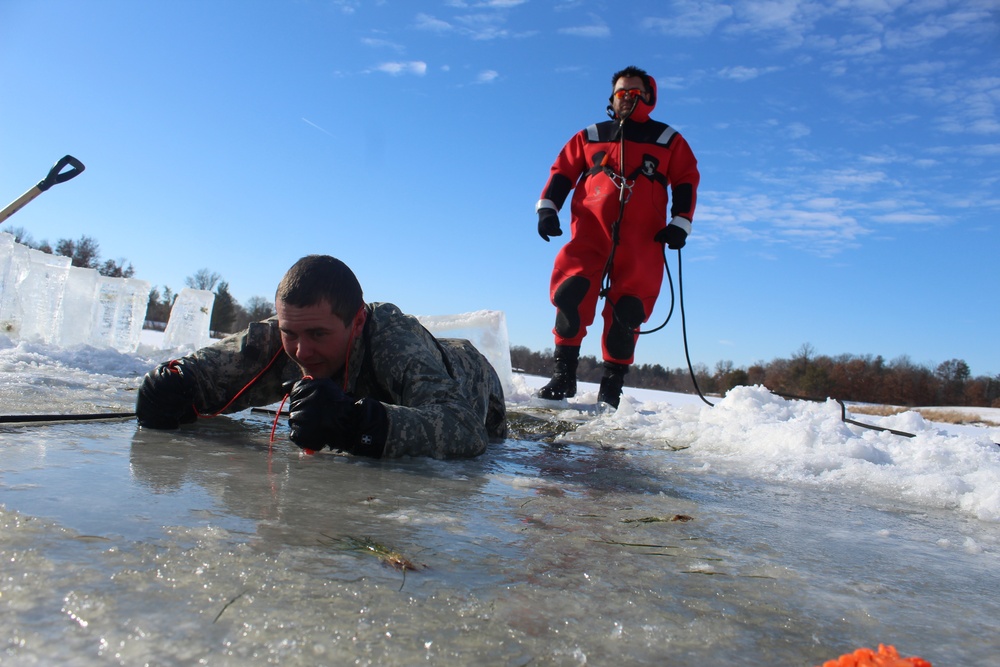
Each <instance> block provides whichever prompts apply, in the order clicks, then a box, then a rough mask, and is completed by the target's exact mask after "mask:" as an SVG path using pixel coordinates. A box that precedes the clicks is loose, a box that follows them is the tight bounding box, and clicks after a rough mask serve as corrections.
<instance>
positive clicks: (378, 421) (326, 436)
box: [288, 378, 389, 458]
mask: <svg viewBox="0 0 1000 667" xmlns="http://www.w3.org/2000/svg"><path fill="white" fill-rule="evenodd" d="M288 400H289V406H288V409H289V416H288V425H289V427H290V429H291V432H290V433H289V436H288V437H289V438H290V439H291V440H292V442H294V443H295V444H296V445H298V446H299V447H301V448H302V449H314V450H319V449H323V448H324V447H326V446H327V445H329V446H330V447H331V448H332V449H339V450H342V451H345V452H350V453H351V454H357V455H359V456H371V457H374V458H380V457H381V456H382V451H383V450H384V449H385V440H386V436H387V435H388V433H389V417H388V415H387V414H386V410H385V406H384V405H382V404H381V403H379V402H378V401H376V400H375V399H373V398H362V399H361V400H359V401H355V400H354V399H353V398H351V397H350V396H348V395H347V394H345V393H344V390H343V389H341V388H340V387H339V386H338V385H337V383H336V382H334V381H333V380H331V379H330V378H321V379H318V380H316V379H312V378H303V379H301V380H299V381H298V382H296V383H295V384H294V386H293V387H292V389H291V392H290V393H289V397H288Z"/></svg>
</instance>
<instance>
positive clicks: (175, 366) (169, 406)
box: [135, 360, 198, 429]
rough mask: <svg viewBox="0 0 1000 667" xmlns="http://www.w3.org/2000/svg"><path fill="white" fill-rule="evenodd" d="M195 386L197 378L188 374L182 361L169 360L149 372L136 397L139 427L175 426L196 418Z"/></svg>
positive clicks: (171, 427) (159, 427) (164, 427)
mask: <svg viewBox="0 0 1000 667" xmlns="http://www.w3.org/2000/svg"><path fill="white" fill-rule="evenodd" d="M194 389H195V388H194V377H192V376H191V374H190V373H189V372H188V373H185V371H184V364H183V363H182V362H180V361H177V360H174V361H168V362H166V363H163V364H160V365H159V366H157V367H156V368H154V369H153V370H151V371H149V372H148V373H146V377H144V378H143V379H142V385H141V386H140V387H139V394H138V396H137V397H136V399H135V417H136V420H137V421H138V422H139V426H142V427H143V428H154V429H175V428H177V427H178V426H180V425H181V424H190V423H191V422H193V421H197V419H198V413H197V412H196V411H195V408H194Z"/></svg>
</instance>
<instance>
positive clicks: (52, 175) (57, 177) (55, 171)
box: [0, 155, 84, 224]
mask: <svg viewBox="0 0 1000 667" xmlns="http://www.w3.org/2000/svg"><path fill="white" fill-rule="evenodd" d="M66 167H70V169H69V170H68V171H63V169H65V168H66ZM83 170H84V166H83V163H82V162H80V161H79V160H77V159H76V158H75V157H73V156H72V155H67V156H66V157H64V158H62V159H61V160H59V161H58V162H56V163H55V164H54V165H52V169H50V170H49V174H48V176H46V177H45V178H43V179H42V180H40V181H38V185H36V186H35V187H33V188H31V189H30V190H28V191H27V192H25V193H24V194H23V195H21V196H20V197H18V198H17V199H15V200H14V201H13V202H11V203H10V204H7V206H6V207H5V208H4V209H3V210H2V211H0V224H3V221H4V220H6V219H7V218H9V217H10V216H12V215H14V214H15V213H17V212H18V211H20V210H21V209H22V208H23V207H24V205H25V204H27V203H28V202H29V201H31V200H32V199H34V198H35V197H37V196H38V195H40V194H42V193H43V192H45V191H46V190H48V189H49V188H51V187H52V186H53V185H56V184H57V183H65V182H66V181H68V180H69V179H71V178H73V177H74V176H76V175H77V174H79V173H80V172H81V171H83Z"/></svg>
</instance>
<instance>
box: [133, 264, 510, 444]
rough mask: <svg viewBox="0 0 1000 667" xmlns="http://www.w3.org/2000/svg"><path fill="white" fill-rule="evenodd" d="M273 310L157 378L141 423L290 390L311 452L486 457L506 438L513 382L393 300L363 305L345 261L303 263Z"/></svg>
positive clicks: (143, 403)
mask: <svg viewBox="0 0 1000 667" xmlns="http://www.w3.org/2000/svg"><path fill="white" fill-rule="evenodd" d="M275 307H276V310H277V315H276V316H275V317H272V318H270V319H268V320H265V321H263V322H255V323H252V324H251V325H250V326H249V327H248V328H247V329H246V330H245V331H243V332H241V333H238V334H233V335H232V336H229V337H228V338H225V339H224V340H221V341H219V342H218V343H216V344H214V345H212V346H210V347H206V348H202V349H200V350H198V351H197V352H194V353H193V354H190V355H188V356H186V357H183V358H182V359H176V360H174V361H169V362H166V363H164V364H161V365H160V366H158V367H156V368H155V369H153V370H152V371H150V372H149V373H147V374H146V377H145V378H144V379H143V382H142V386H141V387H140V388H139V395H138V398H137V399H136V408H135V411H136V417H137V419H138V422H139V425H140V426H142V427H144V428H153V429H175V428H178V426H179V425H180V424H188V423H191V422H194V421H196V420H197V419H198V417H200V416H207V415H215V414H218V413H223V412H225V413H229V412H236V411H239V410H243V409H246V408H248V407H251V406H261V405H269V404H271V403H275V402H277V401H280V400H282V398H283V397H284V396H286V393H287V396H288V400H289V412H290V416H289V419H288V423H289V427H290V434H289V437H290V438H291V440H292V442H294V443H295V444H297V445H298V446H299V447H302V448H303V449H308V450H319V449H322V448H323V447H326V446H329V447H330V448H331V449H337V450H341V451H344V452H348V453H350V454H355V455H358V456H368V457H373V458H390V457H400V456H432V457H434V458H438V459H444V458H455V457H471V456H477V455H479V454H482V453H483V451H485V449H486V445H487V442H488V441H489V440H491V439H497V440H500V439H503V438H504V437H505V436H506V433H507V422H506V408H505V406H504V396H503V388H502V386H501V384H500V378H499V377H498V376H497V373H496V371H495V370H494V369H493V367H492V366H491V365H490V363H489V362H488V361H487V360H486V358H485V357H484V356H483V355H482V354H480V353H479V351H478V350H476V349H475V348H474V347H473V346H472V344H471V343H470V342H469V341H467V340H458V339H436V338H435V337H434V336H433V335H431V333H430V332H428V331H427V330H426V329H425V328H424V327H423V326H421V324H420V323H419V322H418V321H417V319H416V318H414V317H412V316H409V315H404V314H403V313H402V312H401V311H400V310H399V308H398V307H396V306H394V305H393V304H390V303H370V304H365V302H364V298H363V295H362V291H361V285H360V284H359V283H358V279H357V277H355V275H354V272H353V271H351V269H350V268H349V267H348V266H347V265H346V264H344V263H343V262H341V261H340V260H338V259H335V258H333V257H329V256H326V255H310V256H308V257H303V258H302V259H300V260H299V261H298V262H296V263H295V265H294V266H292V268H290V269H289V270H288V272H287V273H286V274H285V276H284V277H283V278H282V279H281V283H280V284H279V285H278V290H277V293H276V295H275Z"/></svg>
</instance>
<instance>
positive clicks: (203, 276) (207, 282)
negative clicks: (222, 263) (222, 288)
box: [184, 269, 222, 292]
mask: <svg viewBox="0 0 1000 667" xmlns="http://www.w3.org/2000/svg"><path fill="white" fill-rule="evenodd" d="M220 280H222V276H220V275H219V274H218V273H216V272H214V271H209V270H208V269H198V271H197V272H196V273H195V274H194V275H193V276H188V277H187V278H185V279H184V284H185V285H187V286H188V287H190V288H191V289H202V290H207V291H209V292H211V291H212V290H214V289H215V286H216V285H218V284H219V281H220Z"/></svg>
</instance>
